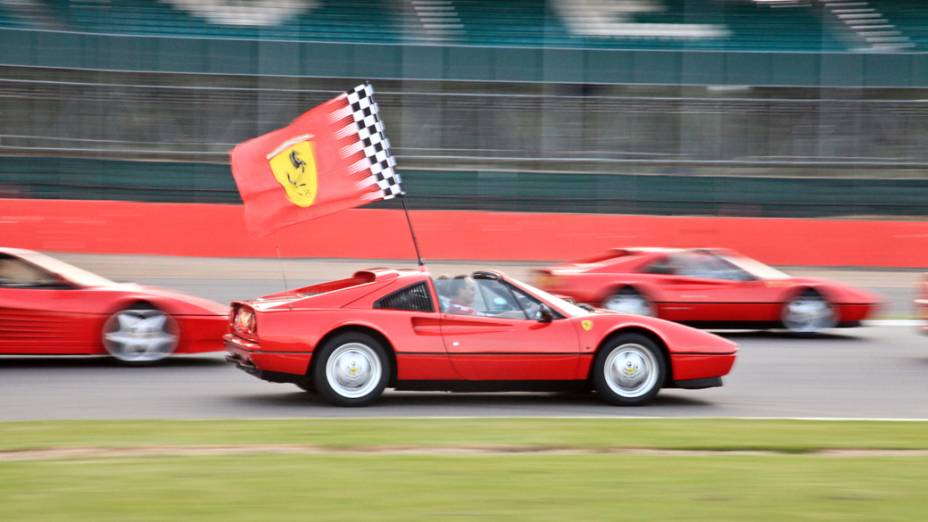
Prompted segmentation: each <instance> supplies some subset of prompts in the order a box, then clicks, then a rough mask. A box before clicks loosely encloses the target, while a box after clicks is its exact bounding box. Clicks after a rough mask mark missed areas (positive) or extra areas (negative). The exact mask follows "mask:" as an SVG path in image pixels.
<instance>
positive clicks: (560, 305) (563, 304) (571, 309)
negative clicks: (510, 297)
mask: <svg viewBox="0 0 928 522" xmlns="http://www.w3.org/2000/svg"><path fill="white" fill-rule="evenodd" d="M509 281H510V282H511V283H512V284H513V285H515V286H517V287H519V288H521V289H523V290H525V291H527V292H528V293H530V294H534V295H535V296H537V297H539V298H541V299H542V300H543V301H547V302H548V304H552V305H554V306H555V307H557V309H558V310H561V311H562V312H564V313H565V314H567V315H568V316H570V317H583V316H586V315H592V313H593V312H590V311H588V310H584V309H583V308H580V307H579V306H577V305H575V304H573V303H571V302H569V301H565V300H564V299H561V298H560V297H557V296H555V295H552V294H549V293H548V292H545V291H544V290H541V289H539V288H536V287H534V286H532V285H530V284H528V283H523V282H522V281H519V280H517V279H510V280H509Z"/></svg>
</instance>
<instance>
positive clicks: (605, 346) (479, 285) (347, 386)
mask: <svg viewBox="0 0 928 522" xmlns="http://www.w3.org/2000/svg"><path fill="white" fill-rule="evenodd" d="M231 323H232V325H231V326H232V332H231V333H229V334H227V335H226V344H227V349H228V351H229V356H228V357H227V359H228V360H229V361H230V362H232V363H234V364H235V365H237V366H238V367H239V368H240V369H242V370H245V371H246V372H248V373H251V374H253V375H255V376H257V377H258V378H261V379H264V380H267V381H271V382H288V383H294V384H296V385H298V386H300V387H301V388H303V389H305V390H307V391H311V392H318V393H319V394H320V395H322V397H323V398H325V399H326V400H328V401H329V402H332V403H334V404H336V405H342V406H357V405H364V404H368V403H370V402H372V401H373V400H375V399H376V398H377V397H379V396H380V395H381V393H382V392H383V390H384V389H385V388H386V387H392V388H395V389H398V390H447V391H511V390H525V391H531V390H537V391H542V390H555V389H594V390H596V392H597V393H598V394H599V395H600V396H602V397H603V398H604V399H606V400H607V401H609V402H612V403H614V404H641V403H644V402H647V401H648V400H650V399H651V398H653V397H654V396H655V395H656V394H657V392H658V390H659V389H661V388H662V387H663V388H671V387H677V388H708V387H712V386H720V385H721V384H722V381H721V377H722V376H723V375H726V374H727V373H728V372H729V370H730V369H731V367H732V364H733V363H734V360H735V353H736V351H737V347H736V345H735V344H734V343H732V342H730V341H728V340H726V339H722V338H721V337H717V336H715V335H712V334H709V333H706V332H701V331H699V330H695V329H692V328H688V327H686V326H683V325H679V324H675V323H670V322H667V321H662V320H660V319H654V318H648V317H635V316H628V315H620V314H615V313H610V312H605V311H602V312H592V311H589V310H587V309H584V308H581V307H578V306H575V305H572V304H570V303H568V302H566V301H564V300H562V299H559V298H557V297H555V296H552V295H549V294H547V293H545V292H543V291H540V290H538V289H536V288H533V287H531V286H529V285H526V284H524V283H521V282H519V281H516V280H513V279H509V278H507V277H506V276H505V275H503V274H501V273H499V272H491V271H487V272H475V273H474V274H472V275H471V276H458V277H456V278H453V279H447V278H439V279H437V280H433V279H432V278H431V277H430V276H429V274H428V273H426V272H424V271H417V270H392V269H386V268H378V269H370V270H366V271H360V272H357V273H355V274H354V276H352V277H350V278H347V279H341V280H337V281H330V282H327V283H321V284H318V285H314V286H308V287H305V288H300V289H297V290H293V291H290V292H282V293H278V294H273V295H269V296H266V297H262V298H258V299H255V300H253V301H239V302H234V303H233V304H232V317H231Z"/></svg>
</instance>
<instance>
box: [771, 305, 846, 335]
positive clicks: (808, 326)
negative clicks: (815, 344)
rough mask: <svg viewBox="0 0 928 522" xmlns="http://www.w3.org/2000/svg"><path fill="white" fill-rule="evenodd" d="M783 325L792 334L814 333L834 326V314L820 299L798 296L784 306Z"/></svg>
mask: <svg viewBox="0 0 928 522" xmlns="http://www.w3.org/2000/svg"><path fill="white" fill-rule="evenodd" d="M783 325H784V326H786V328H787V329H788V330H790V331H793V332H802V333H810V332H816V331H818V330H822V329H824V328H830V327H831V326H833V325H834V313H833V312H832V309H831V305H829V304H828V302H827V301H825V300H824V299H822V298H821V297H818V296H814V297H813V296H799V297H797V298H796V299H793V300H792V301H790V302H789V303H787V304H786V308H784V310H783Z"/></svg>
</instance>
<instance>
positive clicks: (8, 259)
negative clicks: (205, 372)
mask: <svg viewBox="0 0 928 522" xmlns="http://www.w3.org/2000/svg"><path fill="white" fill-rule="evenodd" d="M227 331H228V308H227V307H225V306H222V305H220V304H218V303H214V302H212V301H208V300H206V299H201V298H198V297H193V296H189V295H184V294H181V293H177V292H171V291H169V290H162V289H159V288H151V287H144V286H139V285H136V284H132V283H125V284H120V283H114V282H113V281H110V280H108V279H105V278H103V277H100V276H98V275H96V274H92V273H90V272H87V271H85V270H82V269H80V268H77V267H75V266H72V265H69V264H67V263H64V262H62V261H59V260H57V259H54V258H51V257H49V256H46V255H44V254H40V253H38V252H32V251H29V250H21V249H16V248H0V354H2V355H103V354H109V355H111V356H112V357H115V358H116V359H119V360H120V361H124V362H132V363H143V362H154V361H158V360H160V359H163V358H165V357H167V356H169V355H171V354H174V353H199V352H209V351H217V350H221V349H222V336H223V334H225V333H226V332H227Z"/></svg>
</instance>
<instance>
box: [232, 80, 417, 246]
mask: <svg viewBox="0 0 928 522" xmlns="http://www.w3.org/2000/svg"><path fill="white" fill-rule="evenodd" d="M395 167H396V160H395V159H394V158H393V155H392V154H391V152H390V142H389V141H387V138H386V136H385V135H384V132H383V122H382V121H381V120H380V115H379V109H378V107H377V102H376V101H374V90H373V88H372V87H371V86H370V84H366V83H365V84H363V85H358V86H357V87H355V88H354V89H352V90H351V91H349V92H345V93H342V94H340V95H338V96H336V97H335V98H333V99H331V100H329V101H327V102H325V103H322V104H320V105H318V106H316V107H314V108H312V109H310V110H309V111H308V112H306V113H304V114H303V115H302V116H300V117H299V118H297V119H296V120H294V121H293V123H291V124H290V125H288V126H286V127H284V128H282V129H278V130H275V131H272V132H269V133H267V134H264V135H263V136H258V137H257V138H253V139H250V140H248V141H246V142H244V143H239V144H238V145H236V146H235V148H234V149H232V176H233V177H234V178H235V184H236V185H237V186H238V191H239V193H240V194H241V195H242V201H244V203H245V221H246V222H247V224H248V228H249V230H251V231H252V232H255V233H258V234H260V235H264V234H267V233H269V232H271V231H273V230H275V229H278V228H282V227H286V226H288V225H293V224H295V223H299V222H302V221H307V220H310V219H315V218H317V217H320V216H324V215H326V214H331V213H333V212H338V211H340V210H346V209H349V208H353V207H357V206H360V205H364V204H367V203H370V202H372V201H378V200H381V199H391V198H393V197H396V196H397V195H400V194H402V189H401V188H400V176H399V174H397V173H396V172H395V170H394V169H395Z"/></svg>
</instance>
